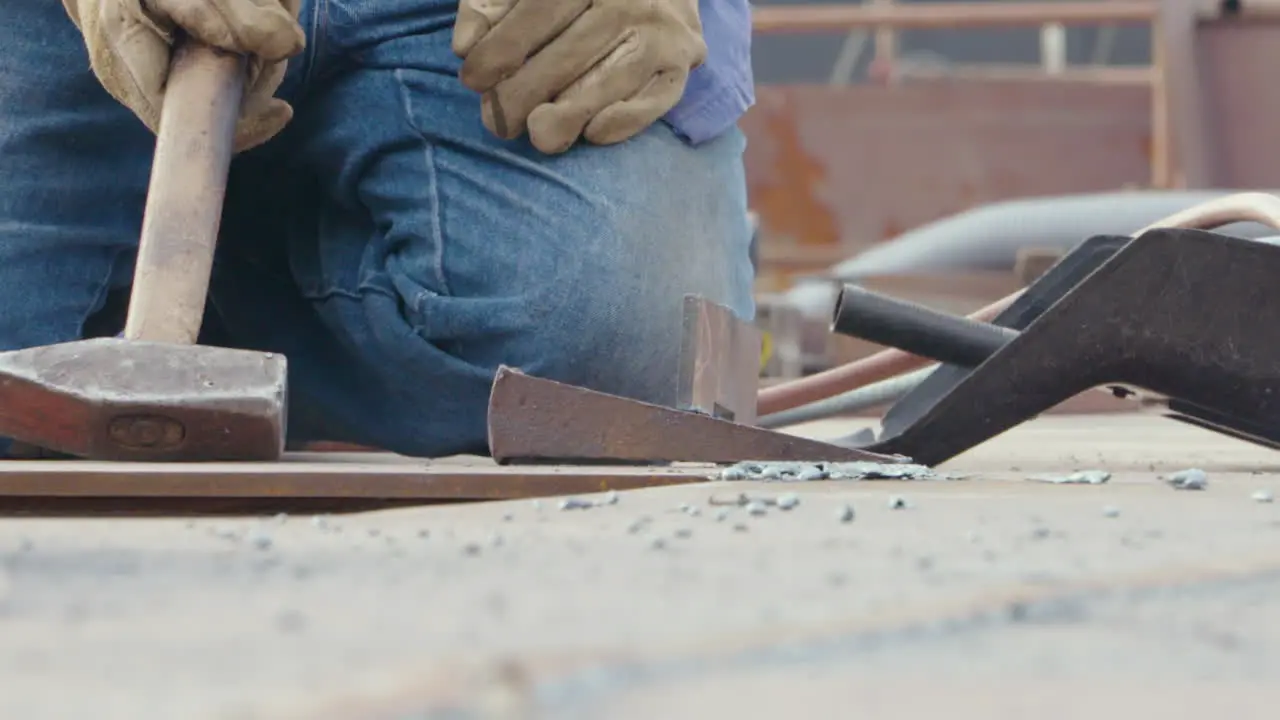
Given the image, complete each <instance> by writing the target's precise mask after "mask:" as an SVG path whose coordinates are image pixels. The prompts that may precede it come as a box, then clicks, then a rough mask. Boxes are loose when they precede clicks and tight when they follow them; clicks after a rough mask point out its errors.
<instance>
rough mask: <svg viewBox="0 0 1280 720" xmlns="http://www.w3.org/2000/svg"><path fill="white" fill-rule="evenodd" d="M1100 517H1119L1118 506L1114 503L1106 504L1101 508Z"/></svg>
mask: <svg viewBox="0 0 1280 720" xmlns="http://www.w3.org/2000/svg"><path fill="white" fill-rule="evenodd" d="M1102 517H1109V518H1114V517H1120V508H1118V507H1116V506H1114V505H1107V506H1106V507H1104V508H1102Z"/></svg>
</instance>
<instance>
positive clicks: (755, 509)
mask: <svg viewBox="0 0 1280 720" xmlns="http://www.w3.org/2000/svg"><path fill="white" fill-rule="evenodd" d="M747 512H748V513H750V514H752V515H764V514H765V513H767V512H769V506H768V504H766V503H763V502H761V501H759V500H752V501H751V502H749V503H747Z"/></svg>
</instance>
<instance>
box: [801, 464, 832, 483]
mask: <svg viewBox="0 0 1280 720" xmlns="http://www.w3.org/2000/svg"><path fill="white" fill-rule="evenodd" d="M826 479H827V471H826V470H825V469H824V468H823V467H822V466H820V465H810V466H809V467H807V468H803V469H801V470H800V472H798V473H796V481H797V482H813V481H815V480H826Z"/></svg>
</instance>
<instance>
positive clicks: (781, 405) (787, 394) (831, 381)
mask: <svg viewBox="0 0 1280 720" xmlns="http://www.w3.org/2000/svg"><path fill="white" fill-rule="evenodd" d="M1235 222H1256V223H1261V224H1263V225H1267V226H1269V227H1273V228H1280V198H1277V197H1276V196H1274V195H1267V194H1266V193H1257V192H1249V193H1238V194H1235V195H1227V196H1226V197H1221V198H1216V199H1213V200H1209V201H1208V202H1203V203H1200V204H1199V205H1196V206H1194V207H1190V208H1187V209H1186V210H1183V211H1182V212H1179V213H1174V214H1173V215H1170V216H1169V217H1166V218H1164V219H1162V220H1157V221H1156V222H1154V223H1152V224H1150V225H1148V226H1147V227H1144V228H1142V229H1141V230H1139V231H1137V232H1135V233H1133V235H1135V236H1136V235H1141V234H1142V233H1144V232H1146V231H1147V230H1151V229H1153V228H1161V227H1175V228H1191V229H1198V230H1212V229H1213V228H1216V227H1222V226H1223V225H1229V224H1231V223H1235ZM1022 292H1023V291H1022V290H1019V291H1018V292H1015V293H1012V294H1010V295H1008V296H1006V297H1004V298H1001V299H1000V300H997V301H996V302H994V303H991V304H990V305H988V306H986V307H984V308H982V309H981V310H978V311H977V312H975V313H973V314H972V315H970V316H969V317H970V318H972V319H974V320H981V321H984V322H990V321H991V320H992V319H994V318H995V317H996V316H997V315H999V314H1000V313H1001V312H1003V311H1004V309H1005V308H1007V307H1009V306H1010V305H1011V304H1013V301H1014V300H1017V299H1018V296H1019V295H1021V294H1022ZM932 362H933V361H932V360H928V359H926V358H922V357H918V356H916V355H911V354H908V353H905V352H903V351H901V350H894V349H889V350H881V351H880V352H878V353H876V354H874V355H871V356H868V357H865V358H862V359H860V360H855V361H853V362H851V363H846V364H844V365H840V366H838V367H834V368H831V369H829V370H824V371H823V372H820V373H816V374H814V375H810V376H808V377H805V378H801V379H799V380H792V381H790V382H785V383H781V384H779V385H774V386H773V387H769V388H765V389H764V390H761V391H760V395H759V402H758V407H757V412H758V414H759V415H760V416H764V415H769V414H771V413H776V412H781V411H783V410H790V409H791V408H794V407H799V406H801V405H807V404H809V403H811V402H817V401H819V400H825V399H827V398H829V397H832V396H834V395H839V394H840V393H844V392H848V391H850V390H855V389H857V388H860V387H863V386H865V385H870V384H871V383H874V382H880V381H881V380H887V379H889V378H891V377H895V376H897V375H901V374H903V373H908V372H911V371H912V370H916V369H918V368H921V367H924V366H925V365H928V364H930V363H932Z"/></svg>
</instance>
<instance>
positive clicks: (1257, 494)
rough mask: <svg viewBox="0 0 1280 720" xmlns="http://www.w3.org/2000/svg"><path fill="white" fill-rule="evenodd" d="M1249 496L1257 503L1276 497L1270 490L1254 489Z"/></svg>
mask: <svg viewBox="0 0 1280 720" xmlns="http://www.w3.org/2000/svg"><path fill="white" fill-rule="evenodd" d="M1249 498H1250V499H1252V500H1253V501H1254V502H1257V503H1269V502H1273V501H1275V499H1276V498H1275V495H1273V494H1272V493H1271V491H1270V490H1255V491H1254V493H1253V494H1252V495H1250V496H1249Z"/></svg>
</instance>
